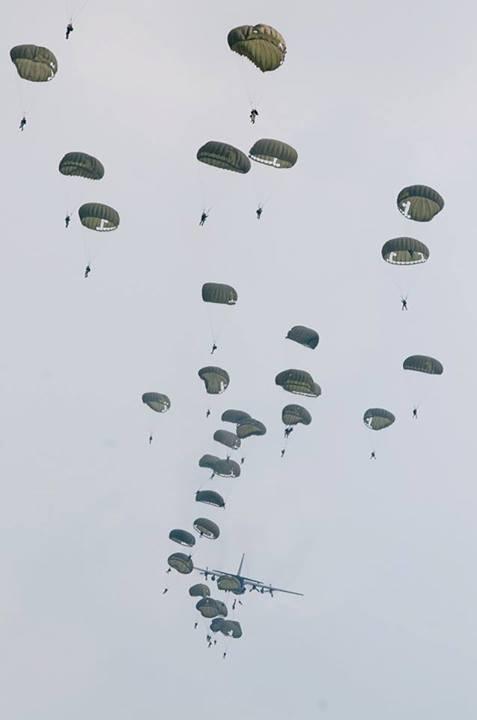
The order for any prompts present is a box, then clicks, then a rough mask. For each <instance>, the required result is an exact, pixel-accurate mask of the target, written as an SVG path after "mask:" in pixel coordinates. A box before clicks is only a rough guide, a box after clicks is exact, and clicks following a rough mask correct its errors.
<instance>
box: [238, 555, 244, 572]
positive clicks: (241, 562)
mask: <svg viewBox="0 0 477 720" xmlns="http://www.w3.org/2000/svg"><path fill="white" fill-rule="evenodd" d="M244 558H245V553H244V554H243V555H242V559H241V561H240V565H239V566H238V570H237V575H238V576H239V577H240V575H241V574H242V566H243V561H244Z"/></svg>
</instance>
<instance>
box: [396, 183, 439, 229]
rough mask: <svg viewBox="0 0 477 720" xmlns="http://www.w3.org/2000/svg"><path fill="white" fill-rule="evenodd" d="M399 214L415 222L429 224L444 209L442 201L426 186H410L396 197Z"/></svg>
mask: <svg viewBox="0 0 477 720" xmlns="http://www.w3.org/2000/svg"><path fill="white" fill-rule="evenodd" d="M397 206H398V208H399V212H400V213H401V214H402V215H404V217H406V218H408V220H416V221H417V222H429V220H432V218H433V217H434V215H437V213H438V212H440V211H441V210H442V208H443V207H444V199H443V198H442V197H441V196H440V195H439V193H438V192H436V190H433V189H432V188H430V187H427V185H411V186H410V187H405V188H403V189H402V190H401V192H400V193H399V195H398V196H397Z"/></svg>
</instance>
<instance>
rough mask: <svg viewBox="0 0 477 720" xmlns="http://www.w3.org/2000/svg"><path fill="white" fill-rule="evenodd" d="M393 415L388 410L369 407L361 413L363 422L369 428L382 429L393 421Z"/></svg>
mask: <svg viewBox="0 0 477 720" xmlns="http://www.w3.org/2000/svg"><path fill="white" fill-rule="evenodd" d="M395 419H396V418H395V417H394V415H393V414H392V412H389V410H384V409H383V408H369V410H366V412H365V413H364V415H363V422H364V424H365V425H366V427H369V428H370V429H371V430H384V428H387V427H389V426H390V425H392V424H393V422H394V421H395Z"/></svg>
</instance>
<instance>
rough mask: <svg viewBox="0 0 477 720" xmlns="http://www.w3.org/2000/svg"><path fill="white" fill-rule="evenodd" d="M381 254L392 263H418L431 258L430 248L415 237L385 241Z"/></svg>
mask: <svg viewBox="0 0 477 720" xmlns="http://www.w3.org/2000/svg"><path fill="white" fill-rule="evenodd" d="M381 255H382V256H383V260H386V262H388V263H390V264H391V265H418V264H419V263H424V262H426V260H428V259H429V249H428V248H427V247H426V245H424V243H422V242H419V240H415V239H414V238H410V237H398V238H393V239H392V240H388V241H387V242H385V243H384V245H383V249H382V250H381Z"/></svg>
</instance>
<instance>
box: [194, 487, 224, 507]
mask: <svg viewBox="0 0 477 720" xmlns="http://www.w3.org/2000/svg"><path fill="white" fill-rule="evenodd" d="M195 499H196V502H203V503H206V504H207V505H213V506H214V507H219V508H223V507H225V501H224V499H223V497H222V495H219V493H218V492H214V490H198V491H197V492H196V494H195Z"/></svg>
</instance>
